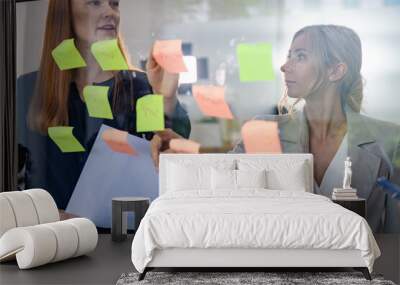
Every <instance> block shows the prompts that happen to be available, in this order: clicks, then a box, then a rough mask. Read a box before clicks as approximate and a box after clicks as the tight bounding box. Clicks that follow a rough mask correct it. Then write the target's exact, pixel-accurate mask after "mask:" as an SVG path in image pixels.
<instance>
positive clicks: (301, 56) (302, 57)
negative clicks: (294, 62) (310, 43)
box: [297, 53, 306, 60]
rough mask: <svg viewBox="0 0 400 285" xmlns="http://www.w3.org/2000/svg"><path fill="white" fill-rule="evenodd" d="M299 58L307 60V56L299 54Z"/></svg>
mask: <svg viewBox="0 0 400 285" xmlns="http://www.w3.org/2000/svg"><path fill="white" fill-rule="evenodd" d="M297 58H298V59H299V60H304V59H305V58H306V56H305V55H304V54H302V53H301V54H298V55H297Z"/></svg>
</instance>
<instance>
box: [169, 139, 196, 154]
mask: <svg viewBox="0 0 400 285" xmlns="http://www.w3.org/2000/svg"><path fill="white" fill-rule="evenodd" d="M169 148H170V149H172V150H173V151H175V152H177V153H199V150H200V144H199V143H197V142H195V141H191V140H186V139H172V140H171V141H170V142H169Z"/></svg>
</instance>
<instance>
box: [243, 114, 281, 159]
mask: <svg viewBox="0 0 400 285" xmlns="http://www.w3.org/2000/svg"><path fill="white" fill-rule="evenodd" d="M242 138H243V143H244V148H245V150H246V153H282V147H281V141H280V139H279V129H278V123H277V122H270V121H261V120H252V121H248V122H247V123H245V124H244V125H243V127H242Z"/></svg>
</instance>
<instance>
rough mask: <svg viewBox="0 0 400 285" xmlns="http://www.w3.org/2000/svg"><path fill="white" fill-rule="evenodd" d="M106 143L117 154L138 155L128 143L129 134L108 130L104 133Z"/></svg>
mask: <svg viewBox="0 0 400 285" xmlns="http://www.w3.org/2000/svg"><path fill="white" fill-rule="evenodd" d="M102 138H103V140H104V142H105V143H106V144H107V145H108V146H109V147H110V148H111V149H112V150H113V151H115V152H120V153H126V154H129V155H136V154H137V152H136V151H135V149H134V148H133V147H132V146H131V145H130V144H129V142H128V132H125V131H120V130H117V129H112V128H110V129H107V130H105V131H104V132H103V134H102Z"/></svg>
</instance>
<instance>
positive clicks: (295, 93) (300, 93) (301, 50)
mask: <svg viewBox="0 0 400 285" xmlns="http://www.w3.org/2000/svg"><path fill="white" fill-rule="evenodd" d="M281 71H282V72H283V74H284V78H285V84H286V86H287V94H288V96H289V97H291V98H305V97H307V95H309V94H310V93H311V90H312V89H313V87H314V85H315V84H316V82H317V80H318V74H317V68H316V63H315V61H314V60H313V57H312V53H311V44H310V43H309V41H308V40H307V37H306V36H305V35H304V34H300V35H299V36H297V37H296V38H295V39H294V40H293V42H292V45H291V47H290V50H289V53H288V56H287V60H286V63H285V64H284V65H282V66H281Z"/></svg>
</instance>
